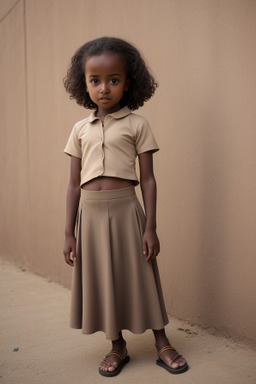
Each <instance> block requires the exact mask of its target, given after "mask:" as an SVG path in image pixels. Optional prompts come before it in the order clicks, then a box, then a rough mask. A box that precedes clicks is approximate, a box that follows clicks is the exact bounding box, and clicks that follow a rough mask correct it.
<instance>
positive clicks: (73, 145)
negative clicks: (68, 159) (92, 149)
mask: <svg viewBox="0 0 256 384" xmlns="http://www.w3.org/2000/svg"><path fill="white" fill-rule="evenodd" d="M64 152H65V153H66V154H67V155H70V156H75V157H78V158H79V159H81V158H82V150H81V143H80V140H79V138H78V137H77V131H76V125H74V127H73V129H72V131H71V134H70V136H69V139H68V142H67V145H66V147H65V149H64Z"/></svg>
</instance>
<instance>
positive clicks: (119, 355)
mask: <svg viewBox="0 0 256 384" xmlns="http://www.w3.org/2000/svg"><path fill="white" fill-rule="evenodd" d="M111 355H116V356H118V357H119V358H120V359H121V360H124V357H123V355H122V354H121V353H120V352H118V351H111V352H109V353H108V354H107V355H106V357H107V356H111Z"/></svg>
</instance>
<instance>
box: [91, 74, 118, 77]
mask: <svg viewBox="0 0 256 384" xmlns="http://www.w3.org/2000/svg"><path fill="white" fill-rule="evenodd" d="M108 76H109V77H111V76H121V75H120V73H110V74H109V75H108ZM89 77H100V75H90V76H89Z"/></svg>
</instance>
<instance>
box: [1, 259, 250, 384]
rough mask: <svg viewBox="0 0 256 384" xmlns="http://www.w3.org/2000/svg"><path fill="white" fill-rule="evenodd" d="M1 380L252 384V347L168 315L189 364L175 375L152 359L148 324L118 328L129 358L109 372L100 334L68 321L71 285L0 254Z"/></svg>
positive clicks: (22, 383) (23, 383) (5, 383)
mask: <svg viewBox="0 0 256 384" xmlns="http://www.w3.org/2000/svg"><path fill="white" fill-rule="evenodd" d="M0 275H1V277H0V289H1V294H0V297H1V313H0V324H1V339H0V383H1V384H14V383H15V384H41V383H44V384H45V383H47V384H70V383H72V384H80V383H81V384H82V383H83V384H84V383H85V384H87V383H88V384H93V383H97V384H100V383H103V382H106V381H108V382H112V380H113V381H115V382H116V383H118V384H123V383H126V384H129V383H139V384H144V383H147V384H151V383H152V384H153V383H179V384H188V383H189V384H198V383H199V384H200V383H203V384H206V383H207V384H212V383H218V384H247V383H248V384H249V383H250V384H255V383H256V352H255V351H254V350H252V349H250V348H249V347H248V346H244V345H241V344H236V343H234V342H233V341H231V340H229V339H225V338H223V337H216V336H213V335H211V334H208V333H207V332H206V331H204V330H201V329H200V328H198V327H195V326H190V325H189V324H187V323H185V322H182V321H178V320H176V319H173V318H172V319H170V324H169V325H168V327H167V333H168V336H169V338H170V339H171V340H172V343H173V345H174V346H175V347H176V348H177V349H178V350H179V351H181V352H182V353H183V355H184V356H185V357H186V358H187V360H188V362H189V366H190V369H189V371H188V372H186V373H185V374H183V375H178V376H174V375H171V374H169V373H168V372H167V371H165V370H163V369H162V368H160V367H158V366H157V365H156V364H155V360H156V353H155V350H154V344H153V337H152V334H151V332H150V331H147V332H145V333H144V334H142V335H137V336H136V335H133V334H131V333H130V332H128V331H126V332H124V334H125V337H126V339H127V342H128V351H129V355H130V357H131V362H130V363H129V364H128V365H127V366H126V367H125V368H124V370H123V371H122V372H121V374H120V375H119V376H117V377H115V378H112V379H109V378H104V377H102V376H100V375H99V374H98V364H99V362H100V360H101V358H102V357H103V356H104V355H105V353H107V352H108V350H109V342H108V341H106V339H105V336H104V334H103V333H100V332H98V333H96V334H94V335H90V336H85V335H82V334H81V332H80V330H72V329H70V328H69V300H70V291H69V290H68V289H65V288H63V287H62V286H60V285H58V284H55V283H53V282H49V281H48V280H47V279H44V278H42V277H39V276H37V275H34V274H32V273H29V272H27V271H23V270H21V269H20V268H18V267H16V266H13V265H11V264H9V263H6V262H5V261H1V260H0Z"/></svg>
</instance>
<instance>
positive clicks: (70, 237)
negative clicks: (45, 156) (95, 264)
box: [63, 156, 81, 266]
mask: <svg viewBox="0 0 256 384" xmlns="http://www.w3.org/2000/svg"><path fill="white" fill-rule="evenodd" d="M80 172H81V159H79V158H77V157H74V156H71V167H70V179H69V184H68V190H67V200H66V226H65V244H64V250H63V254H64V256H65V261H66V263H67V264H69V265H71V266H73V265H74V263H73V260H75V258H76V238H75V234H74V232H75V223H76V215H77V209H78V204H79V199H80ZM71 252H72V256H73V260H71Z"/></svg>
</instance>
